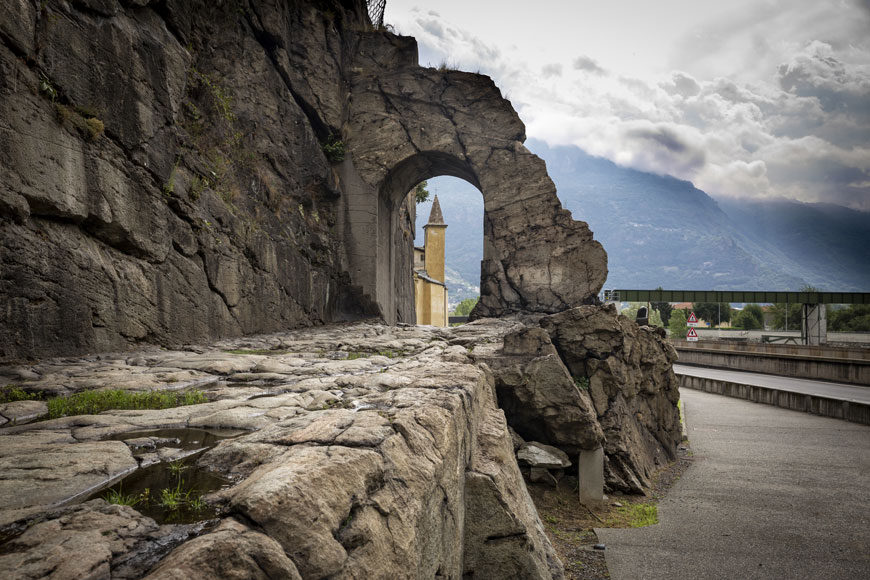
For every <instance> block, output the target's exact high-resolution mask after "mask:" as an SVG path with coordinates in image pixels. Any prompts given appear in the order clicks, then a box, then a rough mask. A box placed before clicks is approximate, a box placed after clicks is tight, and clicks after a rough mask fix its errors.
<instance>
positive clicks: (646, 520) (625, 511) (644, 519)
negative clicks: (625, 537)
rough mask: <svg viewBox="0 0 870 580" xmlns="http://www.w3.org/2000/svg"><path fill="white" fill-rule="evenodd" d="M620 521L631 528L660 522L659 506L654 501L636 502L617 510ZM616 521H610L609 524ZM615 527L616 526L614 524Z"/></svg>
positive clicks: (617, 518)
mask: <svg viewBox="0 0 870 580" xmlns="http://www.w3.org/2000/svg"><path fill="white" fill-rule="evenodd" d="M614 519H615V520H616V521H617V522H618V523H620V524H622V525H627V526H628V527H630V528H643V527H646V526H652V525H655V524H657V523H659V508H658V506H657V505H656V504H652V503H635V504H630V505H627V506H625V507H621V508H618V509H617V510H616V518H614ZM613 523H614V522H611V521H608V524H609V525H611V526H612V525H613ZM614 527H615V526H614Z"/></svg>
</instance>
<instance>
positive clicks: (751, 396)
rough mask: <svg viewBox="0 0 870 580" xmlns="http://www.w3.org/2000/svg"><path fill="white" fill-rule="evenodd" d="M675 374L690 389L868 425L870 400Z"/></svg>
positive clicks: (681, 385) (869, 420) (682, 386)
mask: <svg viewBox="0 0 870 580" xmlns="http://www.w3.org/2000/svg"><path fill="white" fill-rule="evenodd" d="M676 374H677V378H678V379H679V381H680V388H681V389H682V388H687V389H694V390H696V391H704V392H706V393H713V394H716V395H724V396H726V397H734V398H736V399H745V400H747V401H753V402H755V403H762V404H765V405H773V406H775V407H781V408H783V409H791V410H793V411H803V412H805V413H811V414H813V415H820V416H822V417H832V418H834V419H842V420H844V421H851V422H852V423H861V424H863V425H870V403H863V402H860V401H854V400H850V399H837V398H833V397H825V396H822V395H815V394H812V395H808V394H804V393H793V392H791V391H783V390H781V389H774V388H771V387H762V386H758V385H747V384H744V383H734V382H731V381H723V380H721V379H709V378H705V377H695V376H691V375H683V374H680V373H676ZM684 425H685V422H684Z"/></svg>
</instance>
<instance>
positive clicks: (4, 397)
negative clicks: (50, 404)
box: [0, 385, 42, 405]
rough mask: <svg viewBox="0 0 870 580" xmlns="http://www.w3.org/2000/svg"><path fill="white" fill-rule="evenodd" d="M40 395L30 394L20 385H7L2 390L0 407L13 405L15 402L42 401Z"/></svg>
mask: <svg viewBox="0 0 870 580" xmlns="http://www.w3.org/2000/svg"><path fill="white" fill-rule="evenodd" d="M41 398H42V397H41V396H40V394H39V393H28V392H27V391H25V390H24V389H22V388H21V387H19V386H18V385H6V386H5V387H2V388H0V405H2V404H3V403H12V402H15V401H32V400H34V399H41Z"/></svg>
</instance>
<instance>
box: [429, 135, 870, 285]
mask: <svg viewBox="0 0 870 580" xmlns="http://www.w3.org/2000/svg"><path fill="white" fill-rule="evenodd" d="M526 145H527V146H528V147H529V149H530V150H531V151H533V152H534V153H536V154H537V155H538V156H540V157H541V158H542V159H544V160H545V161H546V163H547V169H548V172H549V174H550V176H551V178H552V179H553V181H554V182H555V184H556V188H557V192H558V195H559V198H560V199H561V200H562V205H563V206H564V207H565V208H566V209H569V210H570V211H571V212H572V214H573V217H574V219H577V220H582V221H585V222H587V223H588V224H589V227H590V229H591V230H592V231H593V232H594V235H595V238H596V239H597V240H599V241H600V242H601V243H602V244H603V245H604V248H605V250H606V251H607V253H608V256H609V269H610V273H609V276H608V279H607V283H606V285H605V287H606V288H655V287H658V286H661V287H664V288H673V289H686V290H710V289H718V290H797V289H800V288H801V287H803V286H805V285H808V284H809V285H812V286H815V287H818V288H820V289H824V290H837V291H849V292H854V291H870V263H868V261H870V260H868V258H867V256H866V254H867V252H866V248H867V247H868V246H870V214H867V213H866V212H859V211H857V210H852V209H849V208H845V207H842V206H836V205H833V204H824V203H820V204H809V203H802V202H797V201H792V200H783V199H774V200H746V199H744V200H734V199H726V198H714V197H712V196H710V195H708V194H707V193H706V192H704V191H703V190H701V189H699V188H697V187H695V186H694V185H693V184H692V183H691V182H688V181H684V180H680V179H677V178H675V177H673V176H669V175H657V174H653V173H647V172H643V171H639V170H636V169H630V168H625V167H621V166H619V165H617V164H615V163H613V162H612V161H609V160H607V159H603V158H599V157H594V156H591V155H589V154H587V153H585V152H583V151H582V150H581V149H579V148H577V147H574V146H557V147H550V146H549V145H547V144H546V143H544V142H542V141H537V140H534V139H530V140H529V141H528V142H527V144H526ZM429 189H430V191H431V192H432V193H433V194H435V193H437V194H438V196H439V200H440V203H441V207H442V211H443V213H444V219H445V222H446V223H447V224H448V225H450V226H453V227H452V228H450V229H448V236H447V263H448V266H449V267H451V268H452V269H453V270H455V271H456V272H457V273H458V274H459V275H460V276H461V277H462V278H463V279H464V280H465V281H466V282H467V283H468V285H470V286H476V285H477V284H478V280H479V270H480V267H479V261H480V256H481V254H482V237H483V228H482V221H483V218H482V216H483V199H482V196H481V195H480V193H479V192H478V191H477V190H476V189H475V188H474V187H473V186H472V185H470V184H467V183H466V182H464V181H461V180H458V179H455V178H436V179H433V180H430V187H429ZM427 211H428V208H426V207H425V206H419V207H418V215H421V214H422V215H428V213H427ZM419 225H422V223H419ZM420 231H421V230H420ZM418 239H420V238H418ZM862 249H864V250H865V251H864V252H862V251H861V250H862ZM467 293H468V290H467V288H465V289H463V290H461V291H460V294H462V296H465V294H467ZM452 294H455V293H452ZM455 297H456V298H457V299H459V297H458V296H455ZM451 302H453V299H451Z"/></svg>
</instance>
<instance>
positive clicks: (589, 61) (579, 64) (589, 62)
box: [573, 56, 607, 74]
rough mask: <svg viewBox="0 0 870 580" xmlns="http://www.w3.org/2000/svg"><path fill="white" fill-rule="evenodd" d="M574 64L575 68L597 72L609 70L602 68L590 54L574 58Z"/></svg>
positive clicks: (604, 72)
mask: <svg viewBox="0 0 870 580" xmlns="http://www.w3.org/2000/svg"><path fill="white" fill-rule="evenodd" d="M573 66H574V69H575V70H584V71H587V72H591V73H595V74H606V73H607V71H605V70H604V69H603V68H601V65H599V64H598V63H597V62H596V61H595V59H593V58H590V57H588V56H578V57H577V58H575V59H574V63H573Z"/></svg>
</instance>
